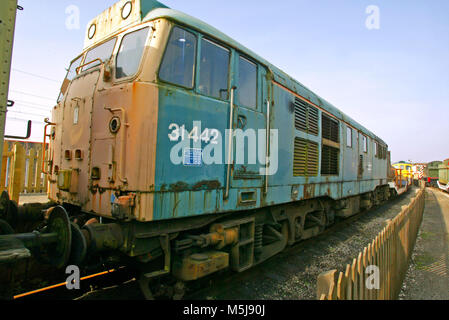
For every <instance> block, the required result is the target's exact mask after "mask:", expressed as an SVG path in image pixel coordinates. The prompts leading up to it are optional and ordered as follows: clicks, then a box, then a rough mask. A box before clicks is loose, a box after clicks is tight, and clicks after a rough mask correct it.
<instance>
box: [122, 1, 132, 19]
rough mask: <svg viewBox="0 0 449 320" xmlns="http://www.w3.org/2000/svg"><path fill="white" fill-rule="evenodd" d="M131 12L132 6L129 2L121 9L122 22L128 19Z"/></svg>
mask: <svg viewBox="0 0 449 320" xmlns="http://www.w3.org/2000/svg"><path fill="white" fill-rule="evenodd" d="M131 11H133V4H132V3H131V1H128V2H127V3H125V5H124V6H123V8H122V18H123V20H126V19H128V17H129V15H130V14H131Z"/></svg>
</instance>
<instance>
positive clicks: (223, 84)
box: [198, 39, 230, 100]
mask: <svg viewBox="0 0 449 320" xmlns="http://www.w3.org/2000/svg"><path fill="white" fill-rule="evenodd" d="M229 58H230V51H229V50H228V49H226V48H224V47H222V46H220V45H218V44H216V43H214V42H212V41H209V40H207V39H202V40H201V60H200V77H199V85H198V91H199V93H201V94H204V95H206V96H209V97H214V98H218V99H222V100H227V99H228V74H229Z"/></svg>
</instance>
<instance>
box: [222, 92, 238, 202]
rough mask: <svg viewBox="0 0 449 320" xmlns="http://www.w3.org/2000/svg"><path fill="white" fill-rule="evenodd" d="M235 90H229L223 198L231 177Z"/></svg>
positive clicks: (227, 192)
mask: <svg viewBox="0 0 449 320" xmlns="http://www.w3.org/2000/svg"><path fill="white" fill-rule="evenodd" d="M235 89H237V87H236V86H233V87H232V88H231V103H230V107H231V110H230V115H229V141H228V163H227V165H228V169H227V173H226V193H225V196H224V198H225V199H227V198H228V197H229V187H230V185H229V184H230V177H231V161H232V146H233V141H232V140H233V137H232V135H233V127H234V91H235Z"/></svg>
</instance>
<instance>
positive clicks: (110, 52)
mask: <svg viewBox="0 0 449 320" xmlns="http://www.w3.org/2000/svg"><path fill="white" fill-rule="evenodd" d="M128 3H131V4H132V6H131V8H134V10H137V11H136V12H135V13H130V14H129V15H127V14H124V13H123V12H124V11H125V10H124V9H125V7H126V6H127V5H128ZM142 8H151V10H150V9H149V11H148V13H146V15H144V12H145V10H143V9H142ZM132 12H133V11H132ZM117 15H120V16H121V17H122V19H123V20H126V19H128V18H129V19H135V21H134V22H129V23H128V22H123V21H121V20H120V17H118V18H117ZM125 16H126V18H125ZM117 19H118V20H117ZM117 21H121V22H117ZM92 26H95V27H92ZM86 37H87V39H86V49H85V50H84V52H83V54H82V55H81V56H79V57H78V58H76V59H75V60H74V61H73V62H72V65H71V67H70V70H69V72H68V76H67V79H66V81H64V84H63V86H62V90H61V96H60V99H59V102H58V105H57V106H56V107H55V108H54V110H53V120H52V121H53V122H52V123H49V124H48V125H49V126H51V127H52V132H51V133H50V134H49V137H50V149H49V158H48V174H49V181H50V182H49V183H50V187H49V196H50V198H51V199H53V200H54V201H56V202H58V203H59V204H61V205H63V206H64V207H65V208H66V210H67V211H68V212H69V215H71V216H79V215H82V216H87V217H88V218H92V217H94V218H98V219H97V220H95V221H96V222H95V223H93V225H92V224H89V221H90V220H89V221H87V218H86V219H84V220H83V219H81V218H79V219H78V218H77V221H78V223H79V224H80V227H82V228H83V230H85V231H86V232H87V233H88V237H86V238H87V239H88V240H89V241H91V242H92V243H93V244H91V245H89V248H90V250H94V251H95V250H96V251H97V252H99V253H100V252H103V251H106V250H116V251H120V253H121V254H125V255H127V256H131V257H136V258H137V260H138V261H139V262H141V263H143V264H144V267H143V269H145V270H146V273H145V274H146V277H147V278H153V277H156V276H160V275H163V274H166V273H168V272H172V273H173V274H174V275H175V276H176V277H177V278H179V279H182V280H193V279H196V278H200V277H202V276H205V275H207V274H209V273H212V272H215V271H217V270H220V269H223V268H226V267H228V266H229V267H231V268H232V269H233V270H236V271H242V270H245V269H247V268H249V267H251V266H252V265H255V264H257V263H260V262H262V261H264V260H266V259H267V258H268V257H270V256H272V255H274V254H276V253H278V252H280V251H282V250H283V249H284V248H285V246H286V245H287V243H289V244H292V243H294V242H296V241H299V240H302V239H307V238H310V237H312V236H314V235H317V234H319V233H320V232H322V231H323V230H324V229H325V227H326V226H329V225H330V224H332V223H333V222H334V220H335V217H342V218H344V217H348V216H351V215H354V214H356V213H358V212H360V211H361V210H364V209H368V208H370V207H371V206H373V205H375V204H378V203H380V202H382V201H385V200H387V199H388V198H389V197H390V195H391V190H390V188H389V186H388V170H389V169H390V167H389V153H388V152H387V145H386V144H385V142H383V141H382V140H381V139H380V138H379V137H377V136H376V135H374V134H373V133H371V132H370V131H368V130H367V129H365V128H364V127H363V126H361V125H360V124H358V123H357V122H355V121H354V120H352V119H351V118H350V117H348V116H347V115H345V114H344V113H342V112H341V111H339V110H338V109H337V108H335V107H334V106H332V105H331V104H329V103H328V102H326V101H325V100H323V99H322V98H320V97H319V96H317V95H316V94H314V93H313V92H312V91H310V90H309V89H307V88H305V87H304V86H303V85H301V84H300V83H299V82H297V81H296V80H294V79H292V78H291V77H289V76H288V75H287V74H285V73H284V72H282V71H281V70H279V69H277V68H276V67H274V66H273V65H271V64H270V63H268V62H267V61H265V60H264V59H262V58H261V57H259V56H258V55H256V54H254V53H253V52H251V51H250V50H248V49H246V48H245V47H243V46H242V45H240V44H238V43H237V42H235V41H234V40H233V39H231V38H229V37H227V36H226V35H224V34H223V33H221V32H219V31H218V30H216V29H214V28H212V27H211V26H209V25H207V24H205V23H203V22H201V21H199V20H197V19H195V18H192V17H190V16H187V15H185V14H183V13H180V12H178V11H175V10H171V9H168V8H166V7H165V6H163V5H159V4H158V3H157V2H156V1H151V0H141V1H120V2H119V3H118V4H116V5H115V6H114V7H113V8H111V9H109V10H107V11H106V12H105V13H104V14H103V15H101V16H99V17H97V18H96V19H94V20H93V21H92V22H91V24H89V26H88V30H87V34H86ZM229 136H231V137H232V139H229ZM254 146H257V147H256V148H255V149H254V148H253V147H254ZM228 150H232V152H228ZM267 163H268V165H266V164H267ZM86 221H87V222H88V223H86V224H85V225H84V222H86ZM92 248H94V249H92ZM196 254H201V255H202V256H201V259H197V258H198V256H195V255H196ZM199 261H206V262H207V263H206V265H207V266H206V265H203V264H202V263H203V262H199ZM153 262H157V263H154V264H152V263H153ZM161 265H162V266H163V267H162V269H161ZM211 266H213V267H211ZM192 270H196V271H195V272H193V271H192ZM199 270H202V271H199Z"/></svg>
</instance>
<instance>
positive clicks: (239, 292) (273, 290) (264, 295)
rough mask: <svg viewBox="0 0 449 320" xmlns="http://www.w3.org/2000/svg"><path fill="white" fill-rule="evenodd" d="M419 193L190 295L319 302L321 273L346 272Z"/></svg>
mask: <svg viewBox="0 0 449 320" xmlns="http://www.w3.org/2000/svg"><path fill="white" fill-rule="evenodd" d="M415 192H416V189H412V190H410V191H409V192H408V193H407V194H405V195H402V196H401V197H399V198H397V199H395V200H393V201H391V202H389V203H388V204H386V205H383V206H381V207H379V208H376V209H373V210H370V211H368V212H366V213H364V214H362V216H361V217H360V218H359V219H358V220H357V221H355V222H353V223H351V224H349V223H347V225H345V226H344V227H341V228H337V230H333V231H332V232H329V233H325V234H323V235H321V236H318V237H316V238H314V239H311V240H308V241H306V242H303V243H299V244H297V245H295V246H293V247H291V248H289V249H287V250H286V251H284V252H282V253H280V254H278V255H276V256H275V257H273V258H271V259H269V260H268V261H266V262H264V263H262V264H261V265H259V266H256V267H254V268H252V269H249V270H247V271H245V272H243V273H240V274H232V273H230V272H227V273H226V272H225V273H224V274H223V276H221V277H214V278H212V279H209V280H201V281H197V282H196V283H193V287H194V288H195V290H194V291H193V292H190V293H189V291H188V292H187V294H186V296H185V299H190V300H206V299H207V300H314V299H316V281H317V277H318V275H319V274H320V273H321V272H324V271H329V270H332V269H337V270H339V271H342V270H344V268H345V267H346V264H348V263H351V262H352V259H353V258H355V257H357V255H358V253H359V252H360V251H361V250H362V249H363V248H364V247H365V246H367V245H368V243H370V242H371V241H372V239H374V238H375V237H376V236H377V234H378V233H379V232H380V231H381V230H382V228H383V227H384V226H385V220H387V219H392V218H393V217H394V216H396V215H397V214H398V213H399V212H400V211H401V206H403V205H406V204H408V203H409V202H410V199H411V198H412V197H413V196H414V195H415ZM345 224H346V223H345ZM198 287H199V288H198ZM198 289H199V290H198ZM139 291H140V290H139V288H138V285H137V283H136V282H135V281H130V282H128V283H126V284H124V285H121V286H117V287H112V288H108V289H103V290H100V291H93V292H91V293H89V294H87V295H85V296H83V297H82V299H89V300H90V299H93V300H108V299H123V300H128V299H141V298H142V295H141V294H140V292H139Z"/></svg>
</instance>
